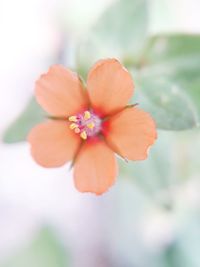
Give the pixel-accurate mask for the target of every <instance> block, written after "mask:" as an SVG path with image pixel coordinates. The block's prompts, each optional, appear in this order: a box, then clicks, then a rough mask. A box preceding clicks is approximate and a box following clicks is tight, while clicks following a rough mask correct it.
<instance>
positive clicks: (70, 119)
mask: <svg viewBox="0 0 200 267" xmlns="http://www.w3.org/2000/svg"><path fill="white" fill-rule="evenodd" d="M68 120H69V121H73V122H77V121H78V119H77V117H76V116H70V117H69V118H68Z"/></svg>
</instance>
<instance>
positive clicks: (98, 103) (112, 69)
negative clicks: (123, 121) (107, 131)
mask: <svg viewBox="0 0 200 267" xmlns="http://www.w3.org/2000/svg"><path fill="white" fill-rule="evenodd" d="M87 88H88V93H89V97H90V101H91V103H92V106H93V109H94V110H95V111H96V112H97V113H100V115H102V116H104V115H108V114H111V113H114V112H116V111H119V110H121V109H122V108H124V107H125V106H126V105H127V103H128V101H129V99H130V98H131V96H132V94H133V89H134V84H133V80H132V78H131V75H130V74H129V73H128V71H127V70H126V69H125V68H124V67H123V66H122V65H121V64H120V63H119V61H117V60H116V59H105V60H100V61H98V62H97V63H96V64H95V65H94V66H93V68H92V69H91V70H90V72H89V75H88V80H87Z"/></svg>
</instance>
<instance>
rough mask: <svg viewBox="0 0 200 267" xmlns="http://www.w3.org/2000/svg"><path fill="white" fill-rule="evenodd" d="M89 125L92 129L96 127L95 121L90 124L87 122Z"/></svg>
mask: <svg viewBox="0 0 200 267" xmlns="http://www.w3.org/2000/svg"><path fill="white" fill-rule="evenodd" d="M87 127H88V128H89V129H91V130H92V129H93V128H94V127H95V124H94V122H90V123H88V124H87Z"/></svg>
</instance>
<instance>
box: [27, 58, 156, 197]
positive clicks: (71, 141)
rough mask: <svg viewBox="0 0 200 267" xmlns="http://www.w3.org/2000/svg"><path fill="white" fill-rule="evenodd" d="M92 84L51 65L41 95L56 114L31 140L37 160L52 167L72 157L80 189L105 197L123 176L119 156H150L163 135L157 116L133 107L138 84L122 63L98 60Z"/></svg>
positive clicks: (42, 79)
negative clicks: (156, 142)
mask: <svg viewBox="0 0 200 267" xmlns="http://www.w3.org/2000/svg"><path fill="white" fill-rule="evenodd" d="M86 87H87V90H86V88H85V86H84V85H83V83H82V81H81V80H80V78H79V77H78V76H77V75H76V74H75V73H73V72H72V71H70V70H69V69H66V68H64V67H62V66H60V65H54V66H52V67H50V69H49V71H48V72H47V73H46V74H43V75H42V76H41V77H40V78H39V80H38V81H37V82H36V87H35V95H36V99H37V101H38V103H39V104H40V105H41V106H42V108H43V109H44V110H45V111H47V112H48V113H49V114H50V115H51V116H50V117H49V120H48V121H46V122H44V123H42V124H39V125H37V126H36V127H35V128H33V129H32V130H31V132H30V134H29V136H28V141H29V142H30V144H31V153H32V156H33V158H34V159H35V161H36V162H37V163H39V164H40V165H42V166H44V167H47V168H49V167H59V166H62V165H64V164H65V163H66V162H68V161H72V163H73V166H74V184H75V186H76V188H77V189H78V190H79V191H80V192H92V193H95V194H97V195H99V194H102V193H104V192H105V191H106V190H108V188H109V187H110V186H111V185H112V184H113V183H114V181H115V179H116V177H117V173H118V170H117V163H116V157H115V154H118V155H119V156H121V157H122V158H124V159H129V160H144V159H146V157H147V151H148V148H149V147H150V146H151V145H152V144H153V143H154V141H155V139H156V137H157V135H156V127H155V123H154V121H153V119H152V118H151V116H150V115H149V114H148V113H146V112H144V111H143V110H141V109H139V108H138V107H136V106H135V105H127V103H128V101H129V99H130V98H131V96H132V94H133V89H134V84H133V80H132V78H131V75H130V74H129V73H128V71H127V70H126V69H125V68H124V67H123V66H122V65H121V64H120V63H119V61H117V60H116V59H104V60H100V61H98V62H97V63H96V64H95V65H94V66H93V67H92V68H91V70H90V72H89V74H88V78H87V86H86Z"/></svg>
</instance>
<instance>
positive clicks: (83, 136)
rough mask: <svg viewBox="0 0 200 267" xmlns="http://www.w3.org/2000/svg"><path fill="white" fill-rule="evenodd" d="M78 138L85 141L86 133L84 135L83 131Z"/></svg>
mask: <svg viewBox="0 0 200 267" xmlns="http://www.w3.org/2000/svg"><path fill="white" fill-rule="evenodd" d="M80 137H81V138H82V139H84V140H86V139H87V133H86V131H83V132H82V133H81V134H80Z"/></svg>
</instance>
